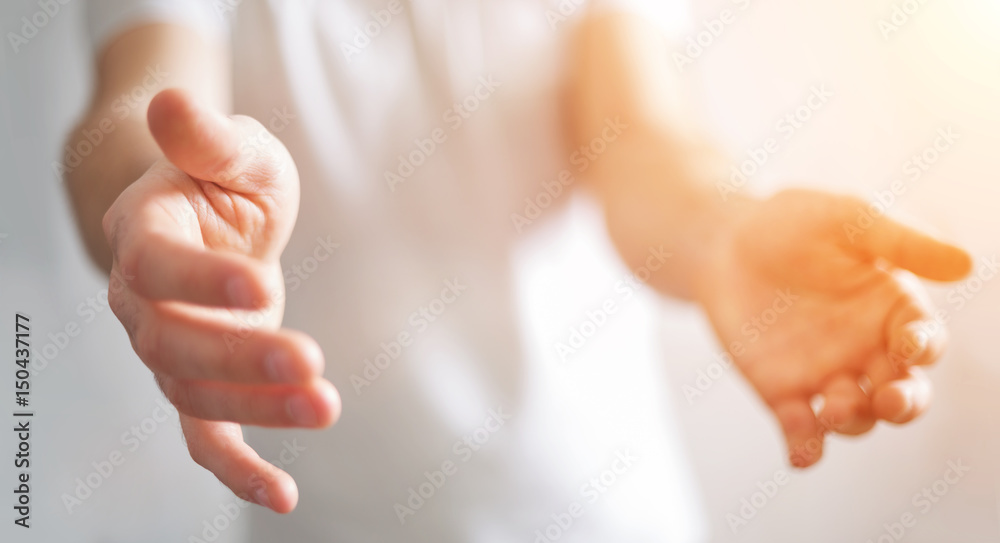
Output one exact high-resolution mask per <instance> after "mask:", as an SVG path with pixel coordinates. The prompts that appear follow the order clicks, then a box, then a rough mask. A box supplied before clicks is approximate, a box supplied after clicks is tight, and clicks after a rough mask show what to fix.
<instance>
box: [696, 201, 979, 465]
mask: <svg viewBox="0 0 1000 543" xmlns="http://www.w3.org/2000/svg"><path fill="white" fill-rule="evenodd" d="M866 206H867V204H866V203H865V202H862V201H861V200H858V199H855V198H850V197H846V196H837V195H832V194H826V193H821V192H814V191H806V190H791V191H786V192H782V193H780V194H778V195H776V196H774V197H772V198H770V199H769V200H766V201H763V202H754V203H750V204H748V207H747V208H746V209H745V210H743V212H742V214H741V216H740V217H739V218H738V219H737V220H734V221H732V222H731V224H730V226H728V227H727V229H726V232H724V233H723V234H722V235H720V236H718V237H717V238H716V241H715V242H714V244H713V246H712V247H711V249H710V255H711V256H710V257H709V259H708V262H709V265H708V266H707V268H708V269H706V270H704V273H703V275H702V279H701V281H700V284H699V286H698V298H699V300H700V302H701V303H702V305H703V306H704V308H705V310H706V312H707V313H708V316H709V318H710V320H711V322H712V325H713V326H714V328H715V330H716V333H717V334H718V336H719V338H720V339H721V341H722V344H723V346H725V347H726V348H727V349H730V350H731V354H732V355H733V359H734V361H735V363H736V365H737V366H738V367H739V368H740V370H741V371H742V372H743V374H744V375H745V376H746V378H747V379H748V380H749V382H750V383H751V384H752V385H753V386H754V388H756V390H757V392H758V393H759V394H760V396H761V398H762V399H763V401H764V402H765V403H766V404H767V406H768V407H769V408H770V409H771V410H772V411H773V412H774V414H775V416H776V417H777V420H778V422H779V424H780V425H781V428H782V430H783V431H784V434H785V437H786V440H787V443H788V452H789V458H790V461H791V462H792V464H793V465H795V466H798V467H806V466H810V465H812V464H814V463H815V462H817V461H818V460H819V459H820V457H821V456H822V454H823V439H824V436H825V434H826V433H827V432H830V431H833V432H837V433H842V434H850V435H857V434H862V433H864V432H867V431H868V430H870V429H871V428H872V427H873V426H874V424H875V422H876V421H877V420H879V419H881V420H886V421H889V422H893V423H905V422H908V421H910V420H912V419H913V418H914V417H916V416H918V415H919V414H920V413H922V412H923V411H924V410H926V409H927V407H928V404H929V402H930V400H931V386H930V382H929V381H928V380H927V378H926V376H925V375H924V374H923V372H922V371H921V370H920V368H919V366H924V365H927V364H931V363H933V362H935V361H936V360H937V359H938V357H939V356H940V355H941V353H942V349H943V348H944V344H945V337H944V334H943V331H942V332H939V333H935V334H933V335H931V334H929V333H927V332H926V330H927V329H928V327H926V326H923V324H924V323H925V322H926V321H928V320H929V319H931V314H932V310H931V308H930V307H929V305H928V304H927V302H926V301H925V300H924V296H923V295H922V291H921V289H920V286H919V284H917V283H916V281H915V280H914V279H913V275H914V274H915V275H917V276H920V277H924V278H927V279H931V280H936V281H954V280H958V279H961V278H962V277H964V276H965V275H966V274H968V273H969V271H970V267H971V260H970V257H969V256H968V254H966V253H965V252H964V251H962V250H961V249H959V248H957V247H954V246H952V245H949V244H946V243H943V242H941V241H938V240H936V239H934V238H931V237H929V236H927V235H925V234H922V233H920V232H918V231H915V230H913V229H911V228H909V227H906V226H903V225H901V224H899V223H897V222H894V221H892V220H890V219H887V218H884V217H882V218H877V219H875V220H874V222H873V223H870V224H869V223H865V224H864V225H859V224H858V223H857V222H856V220H857V216H858V209H859V208H862V209H864V208H865V207H866ZM733 346H735V348H733ZM816 397H821V398H822V402H821V405H822V407H821V408H820V409H819V411H818V413H817V412H814V410H813V408H812V406H811V402H812V401H813V399H814V398H816Z"/></svg>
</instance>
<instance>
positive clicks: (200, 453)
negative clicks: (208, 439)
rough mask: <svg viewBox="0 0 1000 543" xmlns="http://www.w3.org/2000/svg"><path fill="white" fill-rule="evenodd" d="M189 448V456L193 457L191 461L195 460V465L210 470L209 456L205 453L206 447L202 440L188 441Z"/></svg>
mask: <svg viewBox="0 0 1000 543" xmlns="http://www.w3.org/2000/svg"><path fill="white" fill-rule="evenodd" d="M187 448H188V454H190V455H191V460H194V463H195V464H198V465H199V466H201V467H203V468H205V469H208V465H207V463H208V462H207V460H208V455H207V454H206V453H205V446H204V445H203V444H202V442H201V440H199V439H188V441H187Z"/></svg>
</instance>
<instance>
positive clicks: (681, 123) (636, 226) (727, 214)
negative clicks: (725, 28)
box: [569, 15, 747, 299]
mask: <svg viewBox="0 0 1000 543" xmlns="http://www.w3.org/2000/svg"><path fill="white" fill-rule="evenodd" d="M573 54H574V57H573V68H572V75H571V80H570V96H571V99H570V101H569V103H570V107H571V111H570V115H569V118H570V119H571V120H572V126H571V137H572V138H573V139H574V140H575V144H576V145H577V146H579V145H587V144H588V143H589V142H590V141H591V140H592V139H593V138H594V137H595V135H597V134H600V133H601V127H602V125H604V123H606V122H607V120H608V119H616V118H620V120H621V122H622V123H624V124H625V125H627V126H628V127H627V128H626V129H624V130H623V133H622V135H621V136H620V137H619V140H618V141H616V142H615V143H614V144H613V145H609V146H608V150H607V151H606V152H605V153H604V154H603V155H601V156H600V158H598V159H597V160H596V161H594V166H593V167H592V169H591V171H590V175H589V177H588V180H587V182H588V186H589V187H590V188H591V189H592V190H593V192H594V193H595V194H596V195H597V197H598V198H599V199H600V200H601V202H602V204H603V207H604V211H605V217H606V221H607V226H608V231H609V234H610V236H611V238H612V240H613V241H614V243H615V245H616V247H617V249H618V251H619V252H620V254H621V255H622V257H623V258H624V260H625V261H626V263H627V264H628V265H629V267H630V268H631V269H637V268H639V267H641V266H643V265H644V263H645V260H646V258H647V256H648V255H649V251H650V249H651V248H657V249H658V248H659V247H661V246H662V247H663V250H665V251H666V252H669V253H671V254H672V256H671V258H670V259H669V260H668V262H667V264H666V265H665V266H664V267H663V268H662V269H659V270H657V271H656V272H655V273H654V274H652V275H651V276H650V278H649V280H648V282H649V283H650V284H651V285H653V286H654V287H655V288H657V289H658V290H660V291H661V292H664V293H665V294H669V295H673V296H678V297H683V298H689V299H691V298H695V297H696V291H697V282H698V278H699V276H700V275H701V273H702V270H704V268H705V266H706V265H707V264H706V262H707V261H708V260H709V259H710V258H711V254H710V252H711V248H712V247H713V246H714V245H715V243H714V242H715V238H716V236H719V235H724V233H725V232H726V231H727V229H726V228H725V226H726V225H727V224H730V223H731V222H732V221H735V220H737V218H738V217H739V216H740V214H741V209H742V208H743V207H745V206H746V204H747V200H745V199H743V198H739V197H734V196H733V195H730V196H729V197H728V198H727V199H726V200H723V198H722V197H721V195H720V194H719V192H718V191H717V190H716V188H715V181H716V180H717V179H721V177H720V176H721V171H722V169H723V168H724V167H725V160H724V158H723V157H722V155H721V153H719V152H718V151H717V150H716V149H715V148H713V147H712V145H711V144H710V143H709V141H708V139H707V138H704V137H702V136H701V135H700V134H699V132H698V130H697V128H696V127H695V126H693V123H692V122H691V120H690V119H689V118H688V115H687V113H686V111H687V110H686V108H685V107H684V104H683V100H682V93H681V91H680V88H679V85H678V81H677V78H676V76H675V75H674V74H673V73H671V72H672V70H671V69H670V64H669V62H670V61H669V57H668V53H667V48H666V44H665V43H664V42H663V39H662V36H661V35H660V33H659V32H658V31H657V30H656V28H655V27H653V26H652V25H650V24H648V23H646V22H645V21H643V20H641V19H638V18H635V17H631V16H624V15H623V16H603V17H592V18H590V19H588V20H587V21H586V22H585V23H584V24H583V25H582V26H581V29H580V31H579V33H578V34H577V35H576V37H575V41H574V43H573Z"/></svg>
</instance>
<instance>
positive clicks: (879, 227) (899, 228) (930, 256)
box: [850, 216, 972, 281]
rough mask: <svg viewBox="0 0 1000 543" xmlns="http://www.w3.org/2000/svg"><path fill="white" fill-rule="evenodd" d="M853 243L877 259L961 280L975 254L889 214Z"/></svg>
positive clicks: (939, 277) (930, 275)
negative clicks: (897, 219)
mask: <svg viewBox="0 0 1000 543" xmlns="http://www.w3.org/2000/svg"><path fill="white" fill-rule="evenodd" d="M850 241H851V244H852V245H853V246H854V247H855V248H856V249H858V250H860V251H861V252H862V253H864V254H865V255H867V256H869V257H873V258H884V259H885V260H888V261H889V262H890V263H891V264H892V265H894V266H896V267H898V268H902V269H904V270H909V271H911V272H913V273H914V274H916V275H919V276H920V277H924V278H927V279H931V280H935V281H957V280H958V279H961V278H963V277H965V276H966V275H968V274H969V272H970V271H971V269H972V257H970V256H969V253H967V252H966V251H965V250H963V249H961V248H959V247H956V246H955V245H952V244H950V243H946V242H944V241H941V240H938V239H936V238H934V237H931V236H930V235H928V234H925V233H923V232H921V231H919V230H916V229H914V228H911V227H909V226H906V225H904V224H902V223H899V222H896V221H894V220H892V219H890V218H888V217H885V216H883V217H879V218H877V219H875V222H874V223H872V225H871V226H870V227H869V228H868V229H866V230H864V231H862V232H860V233H857V234H856V235H852V236H850Z"/></svg>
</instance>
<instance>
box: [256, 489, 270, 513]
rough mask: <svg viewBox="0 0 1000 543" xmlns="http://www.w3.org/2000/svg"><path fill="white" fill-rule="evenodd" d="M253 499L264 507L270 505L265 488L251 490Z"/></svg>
mask: <svg viewBox="0 0 1000 543" xmlns="http://www.w3.org/2000/svg"><path fill="white" fill-rule="evenodd" d="M253 498H254V499H253V501H254V502H255V503H256V504H257V505H263V506H264V507H268V508H269V507H271V498H270V497H269V496H268V495H267V488H266V487H263V486H262V487H260V488H258V489H257V490H255V491H254V492H253Z"/></svg>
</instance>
